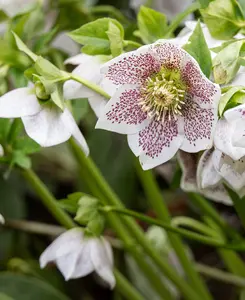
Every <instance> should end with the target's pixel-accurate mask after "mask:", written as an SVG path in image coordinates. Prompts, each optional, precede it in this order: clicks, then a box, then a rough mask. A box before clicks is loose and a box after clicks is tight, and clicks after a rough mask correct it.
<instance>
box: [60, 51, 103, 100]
mask: <svg viewBox="0 0 245 300" xmlns="http://www.w3.org/2000/svg"><path fill="white" fill-rule="evenodd" d="M81 55H82V56H83V57H82V59H81ZM79 60H80V61H81V64H79V66H78V67H76V68H75V69H74V70H73V72H72V74H75V75H77V76H79V77H81V78H83V79H86V80H89V81H91V82H93V83H95V84H98V83H99V82H100V80H101V77H102V76H101V74H100V66H101V64H102V62H101V59H100V58H98V57H97V56H90V55H85V54H80V55H79ZM95 95H97V93H95V92H94V91H93V90H91V89H89V88H87V87H86V86H84V85H82V84H81V83H79V82H76V81H74V80H68V81H66V82H65V84H64V98H65V99H67V100H69V99H77V98H87V97H90V96H95Z"/></svg>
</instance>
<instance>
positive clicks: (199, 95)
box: [182, 50, 221, 108]
mask: <svg viewBox="0 0 245 300" xmlns="http://www.w3.org/2000/svg"><path fill="white" fill-rule="evenodd" d="M183 51H184V50H183ZM182 80H183V81H184V82H185V84H186V86H187V92H188V94H189V95H191V97H192V99H193V100H194V101H195V102H197V103H198V104H199V105H200V106H201V107H203V108H210V107H216V106H218V102H219V100H220V97H221V90H220V87H219V85H217V84H214V83H213V82H211V81H210V80H208V78H207V77H206V76H205V75H204V74H203V73H202V71H201V69H200V67H199V65H198V63H197V62H196V61H195V60H194V59H193V58H192V57H191V56H190V55H187V56H186V62H185V67H184V68H183V69H182Z"/></svg>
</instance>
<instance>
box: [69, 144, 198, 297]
mask: <svg viewBox="0 0 245 300" xmlns="http://www.w3.org/2000/svg"><path fill="white" fill-rule="evenodd" d="M70 144H71V147H72V150H73V152H74V154H75V156H76V158H77V160H78V162H79V164H80V166H81V168H83V169H84V170H86V176H89V177H90V180H93V181H94V182H96V185H97V187H98V189H99V191H100V193H101V194H103V195H104V197H105V201H106V205H113V206H116V207H118V208H124V206H123V204H122V203H121V201H120V200H119V199H118V197H117V195H116V194H115V193H114V192H113V191H112V189H111V188H110V186H109V185H108V184H107V182H106V181H105V179H104V177H103V176H102V175H101V173H100V171H99V170H98V168H97V167H96V166H95V164H94V163H93V162H92V160H91V159H90V158H87V157H85V155H84V153H83V151H82V150H81V149H80V148H79V147H78V146H77V144H76V143H75V141H74V140H73V139H71V140H70ZM122 222H123V223H124V224H125V225H126V226H127V227H128V231H127V233H128V235H130V236H133V237H134V238H135V239H136V240H137V241H138V243H139V244H140V246H141V247H142V248H143V250H144V251H145V253H147V254H148V255H149V257H151V259H152V260H153V261H154V262H155V264H156V265H157V266H158V268H159V269H160V270H161V271H162V272H163V274H165V276H166V277H168V278H169V280H170V281H172V282H173V283H174V284H175V285H176V286H177V288H178V289H179V290H180V291H181V293H182V295H183V296H184V297H185V298H186V299H188V300H196V299H198V293H196V292H195V291H194V289H192V288H191V287H190V286H189V285H187V284H186V282H185V281H184V280H183V279H182V278H181V277H179V276H178V274H177V273H176V272H175V271H173V268H172V267H170V266H169V265H168V264H167V263H166V262H165V261H164V260H163V259H162V257H161V255H160V254H159V253H157V252H156V249H155V248H154V247H153V246H152V245H151V244H150V243H149V241H148V240H147V239H146V237H145V235H144V233H143V232H142V230H141V229H140V228H139V226H138V224H137V223H136V222H135V221H134V220H132V219H130V218H126V217H124V218H122ZM163 299H166V298H163Z"/></svg>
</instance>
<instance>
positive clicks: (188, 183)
mask: <svg viewBox="0 0 245 300" xmlns="http://www.w3.org/2000/svg"><path fill="white" fill-rule="evenodd" d="M212 153H213V150H206V151H205V152H204V153H203V155H202V157H201V158H200V160H199V158H198V157H199V155H198V153H187V152H184V151H179V152H178V161H179V163H180V167H181V169H182V178H181V188H182V189H183V190H184V191H186V192H196V193H200V194H202V195H203V196H205V197H207V198H209V199H211V200H214V201H216V202H221V203H224V204H227V205H231V204H232V202H231V199H230V197H229V195H228V194H227V192H226V190H225V188H224V186H223V184H222V183H221V182H220V180H221V176H220V175H219V174H218V173H217V171H216V169H215V168H214V166H213V163H212V160H211V159H210V157H211V155H212ZM207 180H208V182H207Z"/></svg>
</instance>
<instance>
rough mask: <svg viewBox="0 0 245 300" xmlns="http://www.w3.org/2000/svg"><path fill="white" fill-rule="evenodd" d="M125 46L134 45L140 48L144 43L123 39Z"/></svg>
mask: <svg viewBox="0 0 245 300" xmlns="http://www.w3.org/2000/svg"><path fill="white" fill-rule="evenodd" d="M123 46H124V47H127V46H132V47H134V48H140V47H142V46H143V45H142V44H140V43H137V42H135V41H129V40H124V41H123Z"/></svg>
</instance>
